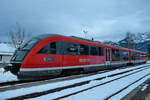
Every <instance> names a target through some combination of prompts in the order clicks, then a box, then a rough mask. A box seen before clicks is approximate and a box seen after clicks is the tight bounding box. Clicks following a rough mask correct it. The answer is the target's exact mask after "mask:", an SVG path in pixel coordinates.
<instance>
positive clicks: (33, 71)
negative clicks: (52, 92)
mask: <svg viewBox="0 0 150 100" xmlns="http://www.w3.org/2000/svg"><path fill="white" fill-rule="evenodd" d="M146 61H147V58H146V53H145V52H141V51H137V50H131V49H126V48H121V47H115V46H110V45H105V44H102V43H100V42H96V41H92V40H87V39H83V38H79V37H74V36H70V37H69V36H61V35H57V34H45V35H39V36H37V37H34V38H32V39H31V40H30V41H28V42H27V43H25V44H23V45H21V46H20V47H19V48H18V49H17V50H16V51H15V53H14V55H13V56H12V58H11V64H12V66H11V67H10V71H11V72H12V73H13V74H15V75H17V76H18V78H19V79H23V80H24V79H39V78H45V77H53V76H58V75H61V74H62V73H65V72H67V71H70V72H75V71H82V72H91V71H98V70H104V69H109V68H115V67H116V68H117V67H119V66H125V65H129V64H141V63H146Z"/></svg>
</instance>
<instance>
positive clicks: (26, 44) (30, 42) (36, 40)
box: [21, 39, 38, 50]
mask: <svg viewBox="0 0 150 100" xmlns="http://www.w3.org/2000/svg"><path fill="white" fill-rule="evenodd" d="M37 42H38V39H32V40H30V41H28V42H27V43H25V44H24V45H23V46H22V47H21V48H22V49H23V50H30V49H31V48H32V47H33V46H34V45H35V44H36V43H37Z"/></svg>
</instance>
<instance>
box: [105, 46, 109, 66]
mask: <svg viewBox="0 0 150 100" xmlns="http://www.w3.org/2000/svg"><path fill="white" fill-rule="evenodd" d="M105 64H106V66H110V48H105Z"/></svg>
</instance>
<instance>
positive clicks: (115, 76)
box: [0, 65, 150, 100]
mask: <svg viewBox="0 0 150 100" xmlns="http://www.w3.org/2000/svg"><path fill="white" fill-rule="evenodd" d="M149 68H150V66H149V65H146V66H142V67H138V68H131V69H130V70H125V71H122V72H118V73H114V74H111V75H107V76H102V77H98V78H95V79H90V80H86V81H82V82H77V83H74V84H71V85H67V86H62V87H56V88H53V89H48V90H46V91H41V92H34V93H29V94H24V95H21V96H17V97H12V98H9V100H16V99H28V98H35V97H39V96H43V95H47V94H53V93H55V92H60V91H63V90H66V89H70V88H75V87H78V86H82V85H86V84H88V83H90V82H92V81H96V80H103V79H106V78H111V80H109V81H106V82H103V83H100V84H97V85H94V86H91V87H87V88H85V89H81V90H78V91H75V92H73V93H68V94H64V95H63V96H59V97H57V98H53V99H55V100H59V99H63V98H66V97H69V96H72V95H76V94H79V93H81V92H84V91H87V90H90V89H93V88H96V87H99V86H103V85H105V84H108V83H111V82H113V81H116V80H119V79H121V78H124V77H127V76H130V75H133V74H135V73H138V72H141V71H143V70H146V69H149ZM148 75H149V74H148ZM146 76H147V75H146ZM143 77H144V76H143ZM126 88H127V87H126ZM0 90H1V89H0ZM117 93H119V91H118V92H117ZM117 93H114V94H113V95H115V94H117ZM113 95H112V96H113ZM112 96H110V97H112ZM110 97H107V98H106V99H108V98H110Z"/></svg>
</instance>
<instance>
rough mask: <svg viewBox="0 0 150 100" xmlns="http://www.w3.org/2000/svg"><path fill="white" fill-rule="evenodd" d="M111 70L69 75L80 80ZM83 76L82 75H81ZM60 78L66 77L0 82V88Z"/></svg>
mask: <svg viewBox="0 0 150 100" xmlns="http://www.w3.org/2000/svg"><path fill="white" fill-rule="evenodd" d="M129 67H134V66H129ZM125 68H126V67H121V68H120V69H125ZM109 71H112V70H105V71H99V72H92V73H82V74H80V75H71V77H75V78H80V77H86V76H90V75H95V74H99V73H105V72H109ZM83 74H84V75H83ZM61 77H62V79H64V80H65V78H67V76H60V77H56V78H51V79H43V80H25V81H24V80H16V81H8V82H1V83H0V88H1V87H4V86H11V85H18V84H24V83H27V84H28V83H33V82H41V81H49V80H57V79H58V80H59V79H60V78H61Z"/></svg>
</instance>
